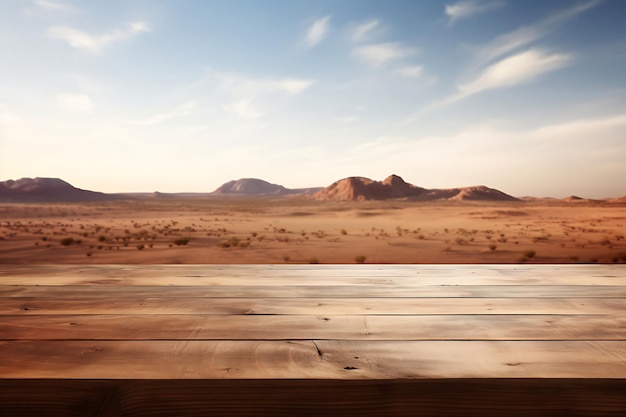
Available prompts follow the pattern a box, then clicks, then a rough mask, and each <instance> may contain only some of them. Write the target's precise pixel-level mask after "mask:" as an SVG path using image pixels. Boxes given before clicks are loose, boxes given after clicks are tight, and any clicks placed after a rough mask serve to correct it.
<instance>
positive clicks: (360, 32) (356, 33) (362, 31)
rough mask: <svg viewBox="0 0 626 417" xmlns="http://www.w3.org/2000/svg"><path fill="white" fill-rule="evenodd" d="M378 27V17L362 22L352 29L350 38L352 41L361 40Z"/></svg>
mask: <svg viewBox="0 0 626 417" xmlns="http://www.w3.org/2000/svg"><path fill="white" fill-rule="evenodd" d="M378 27H380V22H379V21H378V19H373V20H370V21H368V22H365V23H362V24H360V25H358V26H357V27H355V28H354V29H353V30H352V40H353V41H354V42H362V41H364V40H366V39H368V38H369V37H370V36H371V34H372V33H373V31H375V30H376V28H378Z"/></svg>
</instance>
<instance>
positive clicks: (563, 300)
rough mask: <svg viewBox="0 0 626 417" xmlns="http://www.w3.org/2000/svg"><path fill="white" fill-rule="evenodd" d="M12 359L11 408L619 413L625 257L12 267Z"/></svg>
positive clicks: (5, 366)
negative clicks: (605, 260) (571, 261)
mask: <svg viewBox="0 0 626 417" xmlns="http://www.w3.org/2000/svg"><path fill="white" fill-rule="evenodd" d="M0 358H2V359H1V360H0V378H2V379H0V388H1V389H0V414H1V415H5V414H6V415H10V413H15V412H19V413H21V414H22V415H26V414H29V413H31V414H32V415H36V412H38V411H39V412H41V410H42V409H43V408H46V409H47V410H48V412H49V413H52V414H55V412H56V414H57V415H84V414H81V413H86V412H89V413H91V414H89V415H158V412H157V409H161V408H164V407H165V408H167V404H174V403H176V404H177V407H178V412H177V413H174V414H172V415H204V413H205V412H206V410H207V409H211V407H217V408H219V410H221V412H222V413H223V414H226V415H237V414H239V413H240V412H243V411H245V414H247V415H255V411H254V410H257V411H258V412H259V413H261V412H263V413H266V414H257V415H270V414H272V412H273V413H280V412H281V410H282V411H286V410H291V411H293V407H294V406H295V404H296V402H294V401H295V400H294V399H295V398H298V402H297V403H298V404H300V406H299V407H301V408H299V409H298V410H299V411H298V412H296V414H301V415H302V414H306V410H311V414H313V413H319V412H324V413H328V412H329V411H332V410H335V411H337V412H341V413H344V412H355V410H356V411H358V412H359V413H360V414H362V415H363V414H365V415H381V414H387V415H411V414H413V415H502V409H501V408H498V407H497V406H496V405H497V403H502V407H511V404H513V403H515V401H519V404H517V405H516V406H515V407H514V408H510V409H509V411H510V412H508V413H507V415H525V414H523V413H524V412H530V411H529V410H532V412H533V413H534V414H535V415H552V414H550V413H556V412H563V411H564V410H566V411H568V412H569V415H620V414H619V413H621V412H623V410H626V398H625V396H626V384H625V383H624V381H626V268H624V266H622V265H613V266H609V265H532V266H530V265H466V266H459V265H447V266H446V265H352V266H349V265H277V266H268V265H237V266H235V265H231V266H226V265H151V266H130V265H98V266H84V265H75V266H72V265H64V266H59V265H57V266H32V267H25V266H23V265H20V266H17V265H16V266H7V265H4V266H0ZM226 380H229V381H230V382H227V381H226ZM138 381H140V382H138ZM159 381H161V382H159ZM446 384H447V385H446ZM470 386H471V387H472V388H471V389H470ZM33 387H35V388H33ZM244 387H247V388H246V389H244ZM271 387H274V389H271ZM480 387H484V390H482V391H481V390H480V389H479V388H480ZM238 388H239V389H241V390H242V391H241V392H240V394H241V395H242V396H243V397H245V398H247V399H248V400H247V402H246V401H244V402H239V401H238V400H236V399H233V400H232V401H230V402H229V401H227V400H224V395H226V394H225V393H226V392H227V391H228V392H232V391H233V390H235V391H236V390H237V389H238ZM279 388H280V389H279ZM33 389H36V390H37V392H38V395H33V392H32V390H33ZM338 389H340V390H342V391H341V392H343V393H344V396H339V397H338V394H337V390H338ZM229 390H230V391H229ZM459 390H469V391H466V392H468V393H470V392H471V393H472V396H473V397H472V398H473V400H472V399H471V398H470V395H469V394H468V395H467V396H465V397H463V396H461V397H459V392H458V391H459ZM546 390H548V391H550V392H560V394H559V396H557V398H556V399H555V398H553V397H554V396H551V394H550V395H548V394H546ZM68 391H71V392H72V394H71V395H70V394H67V392H68ZM207 391H211V392H212V393H213V394H211V395H210V396H207ZM447 391H450V392H447ZM451 391H454V392H455V394H452V392H451ZM62 392H65V393H66V394H62ZM103 392H105V393H106V395H105V394H103ZM111 392H115V394H111ZM165 392H168V393H169V394H168V395H170V397H171V394H172V392H176V393H178V394H177V395H175V396H174V397H175V398H178V400H179V401H178V402H176V401H174V399H172V398H170V397H168V396H167V395H165V394H164V393H165ZM220 392H221V393H222V394H221V396H220V395H218V393H220ZM262 392H265V394H264V395H260V394H259V393H262ZM385 392H387V394H385ZM416 392H421V393H429V394H428V396H427V397H424V396H419V395H416ZM446 392H447V394H446ZM81 393H82V394H81ZM272 393H273V394H272ZM289 393H291V394H289ZM490 393H491V394H490ZM320 395H323V396H324V398H326V402H324V401H323V398H322V399H321V398H320ZM438 396H440V397H441V402H437V403H433V401H434V399H436V398H439V397H438ZM495 396H498V397H499V399H498V400H497V401H495V400H493V397H495ZM243 397H242V398H243ZM529 397H531V398H536V399H539V398H540V399H541V401H535V403H536V404H535V405H536V407H535V408H533V406H532V401H524V398H526V400H528V398H529ZM33 398H36V399H35V400H33ZM103 398H105V399H106V400H103ZM164 398H169V399H168V400H167V401H169V402H166V404H163V405H162V407H161V408H158V407H157V408H156V409H155V408H154V405H155V404H159V401H164ZM208 398H212V400H209V399H208ZM252 398H256V400H253V399H252ZM307 398H309V400H306V399H307ZM425 398H430V400H426V399H425ZM445 398H451V399H455V401H456V402H454V401H453V402H446V401H445ZM489 398H491V399H492V400H489ZM548 398H551V400H550V401H551V402H549V406H547V407H539V405H538V404H546V401H547V400H548ZM559 398H560V399H559ZM573 399H575V400H573ZM133 401H134V402H133ZM172 401H174V402H172ZM251 401H252V402H251ZM254 401H257V406H256V407H252V405H251V404H254ZM307 401H310V402H311V404H310V407H309V408H306V407H305V405H306V404H307ZM494 401H495V402H494ZM140 403H141V404H144V407H139V406H136V405H137V404H140ZM313 403H315V404H316V405H315V406H313ZM322 403H325V404H326V405H327V406H328V409H325V408H324V405H323V404H322ZM485 403H489V404H490V405H485ZM103 404H104V405H103ZM131 404H134V405H133V406H132V407H131ZM181 404H186V406H185V405H181ZM263 404H265V405H266V406H270V409H269V411H268V409H265V411H263V410H264V409H263V407H261V406H262V405H263ZM303 404H304V405H303ZM381 404H383V405H384V407H383V406H382V405H381ZM385 404H386V405H385ZM429 404H430V405H429ZM459 404H462V406H460V405H459ZM480 404H483V405H482V406H481V405H480ZM522 404H525V406H524V407H526V408H524V407H522V408H520V407H521V405H522ZM148 405H150V407H149V406H148ZM357 405H358V406H357ZM135 406H136V407H135ZM350 406H351V407H352V408H350ZM181 407H182V408H181ZM241 407H244V408H243V409H242V408H241ZM251 407H252V408H251ZM289 407H291V408H289ZM320 407H321V408H320ZM381 407H383V408H381ZM481 407H482V408H481ZM528 407H530V408H528ZM217 408H213V411H215V410H216V409H217ZM540 408H541V409H540ZM146 410H151V411H150V413H148V414H145V413H147V411H146ZM200 410H202V412H201V411H200ZM242 410H243V411H242ZM272 410H273V411H272ZM455 410H456V411H455ZM472 410H474V411H476V413H477V414H472V413H473V411H472ZM511 410H513V411H511ZM515 410H517V411H515ZM520 410H521V411H520ZM542 410H543V411H542ZM518 411H519V414H515V413H517V412H518ZM142 412H143V413H144V414H142ZM439 412H441V413H442V414H436V413H439ZM457 412H458V414H455V413H457ZM542 412H543V414H542ZM2 413H4V414H2ZM72 413H75V414H72ZM194 413H197V414H194ZM229 413H231V414H229ZM368 413H369V414H368ZM394 413H395V414H394ZM433 413H435V414H433ZM461 413H462V414H461ZM43 414H45V413H43ZM48 415H51V414H48ZM162 415H168V414H167V413H165V414H162Z"/></svg>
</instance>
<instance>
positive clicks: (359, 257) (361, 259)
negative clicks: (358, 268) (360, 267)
mask: <svg viewBox="0 0 626 417" xmlns="http://www.w3.org/2000/svg"><path fill="white" fill-rule="evenodd" d="M366 259H367V257H365V256H363V255H359V256H357V257H356V258H354V260H355V261H356V263H358V264H362V263H363V262H365V260H366Z"/></svg>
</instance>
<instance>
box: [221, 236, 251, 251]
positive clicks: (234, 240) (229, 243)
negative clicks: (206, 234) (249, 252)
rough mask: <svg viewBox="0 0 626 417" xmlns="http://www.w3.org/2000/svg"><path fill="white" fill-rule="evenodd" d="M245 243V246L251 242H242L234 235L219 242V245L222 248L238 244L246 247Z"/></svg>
mask: <svg viewBox="0 0 626 417" xmlns="http://www.w3.org/2000/svg"><path fill="white" fill-rule="evenodd" d="M244 244H245V246H248V244H249V243H248V242H241V241H240V240H239V239H238V238H236V237H235V236H233V237H231V238H230V239H228V240H225V241H223V242H220V243H218V246H219V247H221V248H231V247H237V246H241V247H245V246H244Z"/></svg>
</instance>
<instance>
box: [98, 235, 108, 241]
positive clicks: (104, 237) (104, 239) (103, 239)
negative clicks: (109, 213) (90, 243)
mask: <svg viewBox="0 0 626 417" xmlns="http://www.w3.org/2000/svg"><path fill="white" fill-rule="evenodd" d="M106 240H107V237H106V236H104V235H103V236H99V237H98V242H105V241H106Z"/></svg>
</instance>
